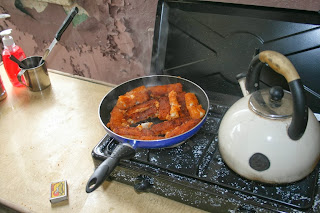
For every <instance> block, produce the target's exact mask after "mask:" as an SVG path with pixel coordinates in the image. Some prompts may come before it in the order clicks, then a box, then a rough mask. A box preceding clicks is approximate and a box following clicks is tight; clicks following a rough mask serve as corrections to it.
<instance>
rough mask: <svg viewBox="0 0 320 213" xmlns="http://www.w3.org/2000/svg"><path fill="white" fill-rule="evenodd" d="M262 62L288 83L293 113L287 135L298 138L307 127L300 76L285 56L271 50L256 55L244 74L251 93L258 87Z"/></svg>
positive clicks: (306, 110)
mask: <svg viewBox="0 0 320 213" xmlns="http://www.w3.org/2000/svg"><path fill="white" fill-rule="evenodd" d="M264 63H266V64H268V65H269V66H270V67H271V68H272V69H273V70H274V71H275V72H277V73H279V74H281V75H283V76H284V77H285V78H286V80H287V82H288V84H289V88H290V91H291V94H292V100H293V115H292V121H291V124H290V126H289V129H288V135H289V137H290V138H291V139H292V140H299V139H300V138H301V137H302V135H303V134H304V132H305V130H306V127H307V123H308V107H307V105H306V100H305V97H304V89H303V84H302V82H301V79H300V76H299V74H298V72H297V70H296V69H295V67H294V66H293V64H292V63H291V62H290V61H289V59H288V58H287V57H285V56H284V55H282V54H281V53H278V52H275V51H271V50H266V51H263V52H261V53H259V54H258V55H256V56H255V57H254V58H253V59H252V61H251V63H250V65H249V71H248V74H247V76H246V90H248V92H249V93H252V92H254V91H256V90H258V89H259V78H260V72H261V69H262V67H263V65H264Z"/></svg>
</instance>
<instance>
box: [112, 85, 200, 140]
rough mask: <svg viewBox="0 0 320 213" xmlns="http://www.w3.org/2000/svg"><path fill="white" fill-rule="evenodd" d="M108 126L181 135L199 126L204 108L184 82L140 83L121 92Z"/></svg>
mask: <svg viewBox="0 0 320 213" xmlns="http://www.w3.org/2000/svg"><path fill="white" fill-rule="evenodd" d="M110 115H111V117H110V121H109V123H108V124H107V127H108V128H110V129H111V130H112V131H113V132H115V133H116V134H118V135H121V136H124V137H127V138H132V139H139V140H159V139H164V138H170V137H174V136H177V135H180V134H182V133H184V132H187V131H188V130H190V129H192V128H193V127H194V126H196V125H197V124H198V123H199V122H200V121H201V118H202V117H203V116H204V115H205V110H204V109H203V108H202V106H201V104H199V101H198V99H197V97H196V95H195V94H194V93H186V92H185V91H183V88H182V84H181V83H176V84H167V85H160V86H153V87H148V88H147V87H145V86H140V87H137V88H134V89H132V90H131V91H129V92H127V93H125V94H124V95H121V96H119V98H118V100H117V103H116V105H115V107H114V108H113V109H112V111H111V113H110Z"/></svg>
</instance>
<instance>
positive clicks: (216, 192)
mask: <svg viewBox="0 0 320 213" xmlns="http://www.w3.org/2000/svg"><path fill="white" fill-rule="evenodd" d="M154 31H155V33H154V44H153V53H152V56H153V58H152V66H151V74H169V75H176V76H181V77H184V78H186V79H189V80H192V81H193V82H195V83H197V84H198V85H200V86H201V87H202V88H203V89H204V90H205V91H206V93H207V94H208V96H209V99H210V104H211V108H210V112H209V115H208V118H207V121H206V123H205V125H204V126H203V127H202V128H201V130H200V131H199V132H198V133H197V134H196V135H194V136H193V137H192V138H190V139H188V140H187V141H186V142H185V143H184V144H182V145H180V146H178V147H175V148H170V149H138V150H137V154H136V156H135V157H134V158H133V159H131V160H123V161H121V162H120V165H119V166H118V167H117V169H116V170H115V171H114V172H113V173H112V176H111V179H115V180H117V181H120V182H123V183H126V184H130V185H133V186H134V187H135V189H137V191H149V192H152V193H156V194H159V195H162V196H165V197H167V198H170V199H174V200H177V201H179V202H183V203H185V204H188V205H192V206H195V207H197V208H200V209H204V210H207V211H211V212H212V211H215V209H217V208H220V210H221V209H223V208H222V207H223V206H224V204H226V207H225V208H224V209H230V208H231V209H236V210H239V211H241V210H243V211H249V212H250V211H251V212H253V211H255V210H257V209H256V208H262V209H268V210H274V211H289V212H292V211H296V210H302V211H308V212H312V211H317V210H319V209H320V206H319V205H318V206H317V207H316V210H314V209H315V207H314V206H313V205H314V199H315V196H317V198H316V199H319V196H320V195H317V193H319V192H318V189H319V188H318V182H319V179H318V176H319V166H318V167H317V168H316V169H315V170H314V171H313V172H312V173H311V174H310V175H309V176H308V177H306V178H305V179H303V180H301V181H299V182H296V183H292V184H287V185H278V186H274V185H266V184H261V183H257V182H254V181H249V180H246V179H244V178H241V177H240V176H238V175H237V174H236V173H234V172H233V171H231V170H230V169H229V168H228V167H227V166H226V165H225V164H224V162H223V160H222V158H221V156H220V153H219V150H218V146H217V144H218V135H217V133H218V128H219V124H220V121H221V118H222V117H223V115H224V113H225V112H226V110H227V109H228V108H229V107H230V106H231V105H232V104H233V103H234V102H235V101H236V100H238V99H239V98H241V96H242V94H241V89H240V87H239V85H238V83H237V81H236V78H235V76H236V75H237V74H239V73H243V72H246V71H247V69H248V65H249V63H250V61H251V59H252V57H253V55H254V54H256V53H257V52H258V51H263V50H267V49H268V50H275V51H278V52H280V53H282V54H284V55H285V56H287V57H288V58H289V60H290V61H291V62H292V63H293V64H294V66H295V67H296V68H297V71H298V73H299V75H300V76H301V79H302V82H303V84H304V87H305V89H306V97H307V101H308V106H309V107H310V108H311V109H312V110H313V111H314V112H317V113H319V112H320V95H319V94H320V84H319V83H318V82H317V79H320V72H318V71H319V70H320V63H318V62H319V55H320V39H319V33H320V14H318V13H316V12H307V11H298V10H288V9H276V8H266V7H257V6H244V5H236V4H225V3H213V2H203V1H181V0H178V1H164V0H159V2H158V8H157V17H156V23H155V29H154ZM260 80H261V81H260V86H261V87H268V86H273V85H281V86H283V87H284V88H285V89H287V88H288V87H287V83H286V82H285V79H284V78H283V77H282V76H280V75H278V74H276V73H275V72H273V71H271V70H270V69H269V68H268V67H264V68H263V70H262V72H261V78H260ZM117 143H118V142H117V141H115V140H113V139H112V138H110V137H106V138H104V139H103V140H102V141H101V142H99V143H98V145H97V146H96V147H95V148H94V149H93V152H92V156H93V160H94V162H95V164H96V166H97V165H98V164H100V163H101V161H102V160H104V159H106V158H107V156H108V155H109V154H110V151H112V150H113V149H114V147H115V146H116V145H117ZM222 200H223V201H222ZM252 206H253V208H252ZM262 211H263V210H262Z"/></svg>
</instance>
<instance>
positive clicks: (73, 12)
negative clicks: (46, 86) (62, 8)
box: [39, 7, 79, 65]
mask: <svg viewBox="0 0 320 213" xmlns="http://www.w3.org/2000/svg"><path fill="white" fill-rule="evenodd" d="M78 11H79V10H78V8H77V7H74V8H72V10H71V11H70V13H69V15H68V16H67V18H66V19H65V20H64V22H63V23H62V25H61V27H60V28H59V30H58V32H57V33H56V35H55V37H54V39H53V41H52V42H51V44H50V46H49V48H48V49H46V51H45V52H44V55H43V57H42V58H41V60H40V62H39V65H40V64H41V63H42V62H43V61H45V60H46V58H47V56H48V55H49V53H50V52H51V50H52V48H53V47H54V46H55V45H56V43H57V42H58V41H59V40H60V38H61V36H62V34H63V33H64V31H65V30H66V29H67V27H68V26H69V24H70V23H71V21H72V20H73V18H74V17H75V15H77V13H78Z"/></svg>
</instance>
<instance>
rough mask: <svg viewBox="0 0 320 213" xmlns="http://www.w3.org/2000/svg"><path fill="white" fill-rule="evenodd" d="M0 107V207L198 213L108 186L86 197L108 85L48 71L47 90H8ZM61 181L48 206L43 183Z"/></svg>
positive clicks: (115, 185) (8, 85) (122, 187)
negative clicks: (62, 187)
mask: <svg viewBox="0 0 320 213" xmlns="http://www.w3.org/2000/svg"><path fill="white" fill-rule="evenodd" d="M0 75H1V77H2V80H3V81H4V85H5V88H6V90H7V94H8V97H7V98H6V99H5V100H4V101H1V102H0V132H1V134H0V183H1V187H0V203H2V204H3V205H5V206H10V207H11V208H16V209H17V210H18V211H25V212H91V213H92V212H93V213H94V212H139V213H141V212H181V213H185V212H188V213H189V212H201V211H200V210H198V209H195V208H192V207H190V206H187V205H184V204H181V203H178V202H175V201H172V200H169V199H166V198H163V197H160V196H157V195H154V194H151V193H142V194H137V193H136V192H135V191H134V189H133V187H132V186H127V185H124V184H121V183H118V182H116V181H113V182H104V184H103V185H102V186H101V187H100V188H99V189H97V190H96V191H94V192H93V193H90V194H87V193H86V192H85V186H86V183H87V180H88V179H89V177H90V176H91V174H92V172H93V170H94V165H93V161H92V158H91V150H92V149H93V147H94V146H95V145H96V144H97V143H98V142H99V140H100V139H101V138H102V137H103V136H104V134H105V133H106V132H105V130H104V129H103V127H102V126H101V125H100V121H99V116H98V106H99V104H100V101H101V99H102V98H103V97H104V95H105V94H106V93H107V92H108V91H109V90H110V89H111V87H110V86H108V85H105V84H101V83H100V82H92V81H91V80H89V79H83V78H81V79H79V78H75V77H72V76H68V75H65V74H62V73H59V72H56V71H53V70H50V72H49V76H50V80H51V84H52V85H51V87H49V88H47V89H45V90H44V91H41V92H31V91H29V90H28V89H27V88H25V87H21V88H16V87H14V88H13V87H12V85H11V83H10V82H9V80H8V78H7V75H6V73H5V71H4V69H3V66H1V67H0ZM60 180H67V182H68V192H69V196H68V198H69V199H68V200H67V201H62V202H60V203H57V204H51V203H50V201H49V198H50V183H51V182H56V181H60Z"/></svg>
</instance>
